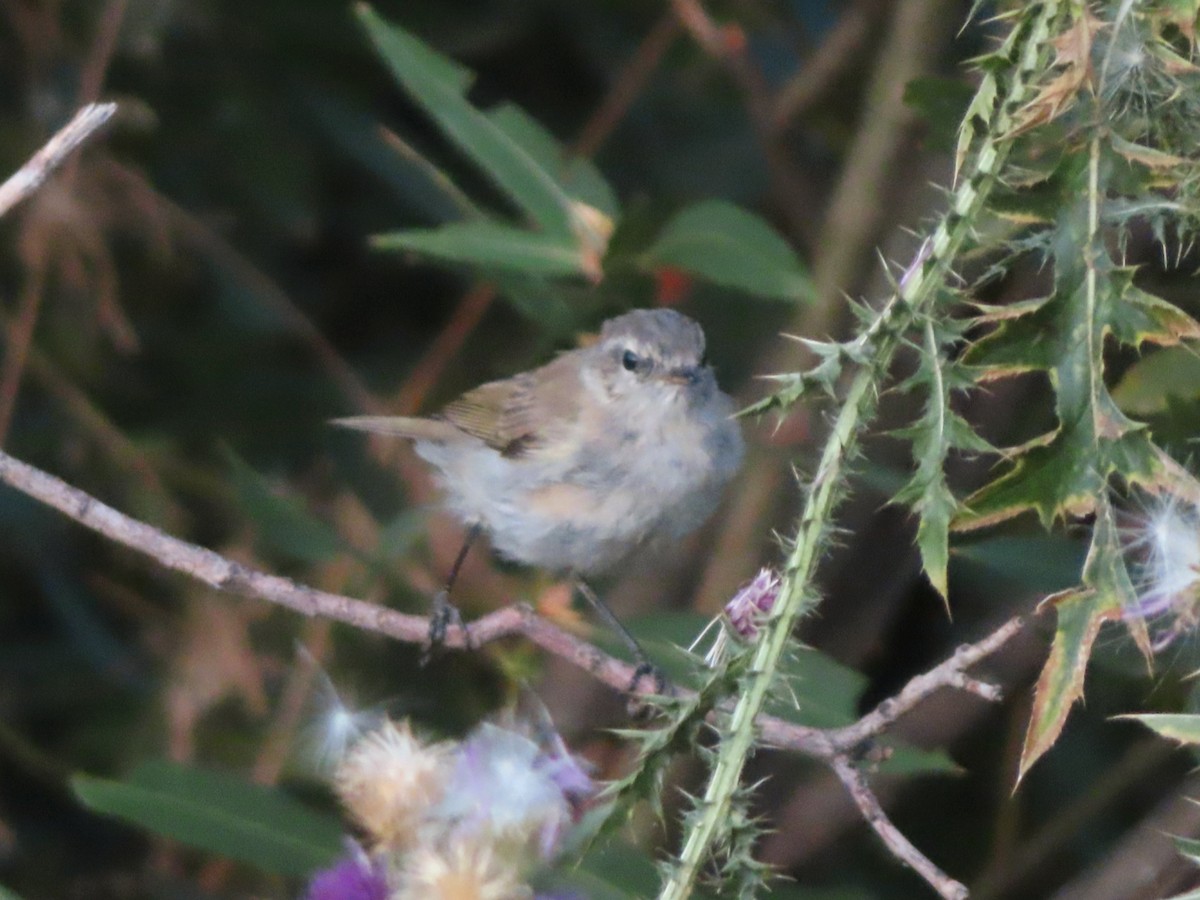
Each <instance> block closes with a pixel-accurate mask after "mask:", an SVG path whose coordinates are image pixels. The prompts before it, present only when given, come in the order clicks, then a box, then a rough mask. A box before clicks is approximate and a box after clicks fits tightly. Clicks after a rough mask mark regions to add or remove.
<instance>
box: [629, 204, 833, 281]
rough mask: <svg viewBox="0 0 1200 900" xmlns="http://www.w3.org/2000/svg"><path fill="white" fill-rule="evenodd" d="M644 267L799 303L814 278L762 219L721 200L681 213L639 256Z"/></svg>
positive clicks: (785, 242) (693, 207)
mask: <svg viewBox="0 0 1200 900" xmlns="http://www.w3.org/2000/svg"><path fill="white" fill-rule="evenodd" d="M639 263H640V264H641V265H642V266H643V267H644V268H646V269H651V270H654V269H659V268H662V267H664V266H670V267H674V268H677V269H682V270H683V271H685V272H689V273H691V274H692V275H695V276H696V277H698V278H703V279H706V280H708V281H711V282H713V283H714V284H719V285H721V286H722V287H729V288H734V289H736V290H740V291H745V292H746V293H749V294H754V295H756V296H759V297H767V298H770V299H778V300H791V301H800V300H808V299H809V298H811V296H812V282H811V281H810V280H809V277H808V273H807V271H806V270H805V268H804V266H802V265H801V263H800V260H799V259H798V258H797V257H796V254H795V253H794V252H793V250H792V248H791V247H790V246H789V245H788V243H787V241H785V240H784V239H783V238H782V237H780V236H779V234H778V233H777V232H775V231H774V230H772V229H771V227H770V226H769V225H767V224H766V223H765V222H764V221H763V220H762V219H760V218H758V217H757V216H754V215H751V214H750V213H748V212H746V211H745V210H743V209H741V208H739V207H737V206H734V205H733V204H732V203H726V202H725V201H723V200H706V201H704V202H702V203H697V204H696V205H694V206H689V207H687V208H686V209H684V210H682V211H681V212H679V213H677V214H676V215H675V216H674V218H672V219H671V220H670V221H669V222H667V224H666V225H665V226H664V227H663V229H662V231H661V232H659V234H658V237H657V239H656V240H655V242H654V243H653V244H652V245H651V246H650V247H649V249H647V250H646V251H645V252H644V253H643V254H642V255H641V257H640V259H639Z"/></svg>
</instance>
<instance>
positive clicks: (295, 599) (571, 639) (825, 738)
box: [0, 451, 1022, 898]
mask: <svg viewBox="0 0 1200 900" xmlns="http://www.w3.org/2000/svg"><path fill="white" fill-rule="evenodd" d="M0 481H3V482H4V483H6V484H8V485H9V486H11V487H13V488H16V489H17V490H20V491H22V492H23V493H25V494H28V495H29V496H30V497H33V498H34V499H36V500H39V501H41V502H42V503H45V504H46V505H48V506H51V507H53V508H54V509H57V510H58V511H59V512H61V513H63V514H64V515H66V516H68V517H69V518H71V519H74V520H75V521H76V522H78V523H79V524H81V525H83V526H85V527H87V528H90V529H92V530H93V531H96V532H98V533H100V534H102V535H104V536H105V537H107V538H109V539H111V540H113V541H115V542H117V543H119V544H122V545H124V546H126V547H129V548H130V549H133V550H136V551H137V552H139V553H142V554H145V555H147V556H149V557H151V558H152V559H154V560H155V561H156V562H158V563H159V564H160V565H162V566H164V567H165V568H168V569H172V570H174V571H176V572H182V573H184V574H186V575H190V576H191V577H193V578H196V579H198V580H200V581H202V582H204V583H206V584H208V585H210V586H212V587H214V588H216V589H218V590H221V591H227V592H230V593H236V594H241V595H243V596H249V597H255V598H258V599H261V600H266V601H268V602H271V603H275V604H278V605H280V606H285V607H287V608H289V609H292V610H294V611H296V612H299V613H301V614H303V615H306V616H319V617H322V618H326V619H331V620H335V621H340V622H345V623H347V624H350V625H354V626H356V627H358V628H362V629H364V630H367V631H374V632H377V633H379V634H384V635H387V636H389V637H392V638H395V639H397V640H401V641H404V642H406V643H411V644H418V643H422V642H424V641H425V640H426V639H427V636H428V634H429V620H428V619H426V618H424V617H421V616H412V615H406V614H404V613H399V612H396V611H394V610H391V609H388V608H386V607H383V606H379V605H376V604H373V603H367V602H364V601H362V600H356V599H354V598H352V597H345V596H341V595H339V594H332V593H328V592H326V591H321V590H317V589H316V588H312V587H309V586H307V585H302V584H297V583H296V582H294V581H292V580H291V579H288V578H281V577H279V576H277V575H270V574H268V573H266V572H261V571H258V570H256V569H252V568H250V567H249V566H245V565H242V564H241V563H237V562H234V561H233V560H230V559H227V558H225V557H223V556H221V555H220V554H218V553H215V552H213V551H211V550H207V549H205V548H203V547H199V546H196V545H195V544H190V543H188V542H186V541H182V540H179V539H178V538H175V537H172V536H171V535H168V534H166V533H164V532H162V531H160V530H159V529H157V528H154V527H153V526H151V525H148V524H146V523H144V522H140V521H138V520H136V519H133V518H131V517H129V516H126V515H125V514H123V513H121V512H118V511H117V510H115V509H113V508H112V507H111V506H108V505H106V504H104V503H102V502H101V501H99V500H97V499H96V498H95V497H92V496H91V495H89V494H87V493H85V492H83V491H81V490H79V489H78V488H75V487H72V486H71V485H69V484H67V483H66V482H64V481H62V480H61V479H59V478H55V477H54V476H53V475H50V474H48V473H46V472H43V471H41V470H40V469H37V468H35V467H33V466H30V465H28V464H27V463H24V462H21V461H20V460H18V459H15V458H14V457H12V456H9V455H8V454H7V453H4V452H3V451H0ZM1021 624H1022V622H1021V620H1020V619H1013V620H1010V621H1009V622H1007V623H1005V624H1004V625H1003V626H1001V627H1000V628H999V629H998V630H997V631H996V632H994V633H993V634H991V635H989V636H988V637H987V638H984V639H983V640H982V641H979V642H978V643H976V644H972V645H969V646H966V647H962V648H960V649H959V650H958V651H957V652H956V653H955V654H954V655H953V656H952V657H951V658H950V659H948V660H946V661H945V662H944V663H942V664H941V665H939V666H936V667H934V668H933V669H931V670H930V671H929V672H926V673H925V674H923V675H918V676H917V677H916V678H914V679H913V680H912V681H910V682H909V684H908V685H907V686H905V688H904V689H903V690H901V692H900V693H899V694H898V695H897V696H896V697H895V698H893V699H892V700H890V701H885V702H884V703H882V704H880V705H879V706H878V707H876V709H875V710H873V711H872V712H870V713H868V714H867V715H866V716H864V717H863V718H862V719H860V720H859V721H858V722H856V723H855V724H854V725H851V726H848V727H846V728H841V729H833V730H822V729H817V728H811V727H806V726H801V725H794V724H791V723H787V722H783V721H782V720H779V719H776V718H774V717H771V716H765V715H764V716H759V717H758V719H757V721H756V725H757V727H758V733H759V736H760V739H761V740H762V741H763V742H764V743H766V744H769V745H773V746H776V747H780V748H782V749H790V750H794V751H797V752H800V753H803V754H805V755H807V756H811V757H815V758H817V759H820V760H822V761H823V762H825V763H826V764H827V765H829V766H830V767H831V768H832V769H833V770H834V772H835V773H836V774H837V775H838V777H839V778H840V779H841V780H842V783H843V784H844V785H845V786H846V788H847V790H848V791H849V792H850V794H851V796H852V797H853V798H854V801H855V803H856V804H857V805H858V807H859V809H860V810H861V811H862V813H863V815H864V816H865V817H866V819H867V821H868V822H869V823H870V824H871V827H872V828H874V829H875V831H876V832H877V833H878V834H879V835H880V837H881V838H882V839H883V841H884V843H885V844H887V846H888V848H889V849H890V850H891V851H892V853H893V854H894V855H895V856H896V857H897V858H898V859H900V860H901V861H903V862H904V863H906V864H907V865H909V866H911V867H912V868H913V869H914V870H916V871H917V872H918V873H920V874H921V875H922V877H924V878H925V879H926V880H927V881H928V882H929V883H930V884H931V885H932V886H933V887H934V888H935V889H936V890H938V892H939V893H940V894H941V895H942V896H943V897H947V898H960V897H965V896H966V891H965V889H964V888H963V887H962V885H960V884H959V883H958V882H956V881H954V880H953V879H950V878H949V877H948V876H946V875H945V874H944V873H943V872H941V870H940V869H938V868H937V866H935V865H934V864H933V863H932V862H930V861H929V860H928V859H927V858H926V857H925V856H923V855H922V854H921V852H920V851H919V850H917V849H916V847H914V846H913V845H912V843H911V842H909V841H908V839H907V838H905V837H904V836H903V835H902V834H901V833H900V832H899V831H898V830H897V829H896V827H895V826H894V825H893V824H892V823H891V821H890V820H889V819H888V818H887V816H886V814H885V813H884V812H883V809H882V807H881V806H880V804H879V800H878V799H877V798H876V797H875V795H874V794H873V793H872V792H871V790H870V788H869V786H868V785H867V784H866V781H865V780H864V779H863V778H862V776H861V775H860V774H859V773H858V771H857V770H856V769H855V768H854V767H853V765H851V763H850V762H849V754H848V751H849V750H850V749H852V748H853V747H855V746H857V745H858V744H859V743H861V742H862V741H864V740H867V739H868V738H870V737H873V736H875V735H877V734H879V733H881V732H882V731H883V730H884V729H886V728H887V727H888V726H889V725H891V724H892V722H894V721H895V719H896V718H897V717H898V716H899V715H900V714H901V713H903V712H905V711H907V710H909V709H911V708H912V707H913V706H915V705H916V704H917V703H919V702H920V701H921V700H923V699H924V698H926V697H928V696H929V695H930V694H931V693H933V692H934V691H935V690H937V689H938V688H940V687H944V686H951V687H958V688H961V689H964V690H970V691H972V692H974V693H977V694H979V695H980V696H983V697H986V698H987V699H992V700H994V699H998V696H999V693H998V691H997V690H996V689H994V688H992V687H991V686H986V685H985V686H983V687H985V688H986V689H981V687H980V686H981V683H980V682H977V681H975V680H974V679H970V678H966V677H965V676H964V674H963V670H964V669H965V668H967V667H968V666H970V665H973V664H974V663H976V662H978V661H979V660H981V659H983V658H984V657H985V656H987V655H988V654H990V653H994V652H995V651H996V650H998V649H999V648H1000V647H1001V646H1003V644H1004V643H1005V642H1006V641H1008V640H1009V639H1011V638H1012V637H1013V636H1014V635H1015V634H1016V633H1017V632H1018V631H1019V630H1020V628H1021ZM516 635H521V636H524V637H525V638H526V639H527V640H529V641H531V642H532V643H534V644H536V645H537V646H539V647H541V648H542V649H544V650H546V651H547V652H549V653H551V654H553V655H555V656H558V657H560V658H562V659H564V660H566V661H567V662H570V663H572V664H573V665H576V666H578V667H579V668H581V669H584V670H585V671H587V672H588V673H590V674H591V675H592V676H593V677H594V678H596V679H597V680H598V681H601V682H603V683H604V684H607V685H609V686H610V687H613V688H615V689H617V690H629V688H630V685H631V683H632V681H633V678H634V675H635V672H636V668H635V667H634V666H633V665H631V664H629V663H626V662H622V661H621V660H618V659H616V658H615V657H612V656H610V655H608V654H607V653H605V652H604V651H602V650H600V649H599V648H597V647H595V646H593V645H592V644H590V643H588V642H587V641H585V640H583V639H582V638H580V637H577V636H576V635H574V634H571V633H570V632H568V631H566V630H564V629H563V628H560V627H559V626H557V625H555V624H553V623H552V622H550V621H548V620H546V619H543V618H542V617H540V616H538V615H537V614H536V613H535V612H534V611H533V610H532V609H530V608H529V607H528V606H526V605H524V604H519V605H514V606H509V607H507V608H505V609H501V610H498V611H496V612H493V613H489V614H488V615H486V616H484V617H482V618H481V619H478V620H476V621H475V622H473V623H471V625H469V626H467V627H459V626H452V627H451V628H450V629H448V631H447V634H446V639H445V643H446V645H447V646H448V647H454V648H463V647H467V646H470V647H479V646H482V645H483V644H487V643H491V642H492V641H496V640H500V639H502V638H505V637H510V636H516ZM634 690H635V692H640V688H635V689H634ZM726 712H727V711H726Z"/></svg>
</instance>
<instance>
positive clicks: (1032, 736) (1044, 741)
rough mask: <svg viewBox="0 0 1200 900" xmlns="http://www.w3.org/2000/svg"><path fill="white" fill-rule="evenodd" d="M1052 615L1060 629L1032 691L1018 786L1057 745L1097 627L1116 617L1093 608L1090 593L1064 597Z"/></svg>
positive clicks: (1077, 692)
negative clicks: (1055, 744) (1048, 751)
mask: <svg viewBox="0 0 1200 900" xmlns="http://www.w3.org/2000/svg"><path fill="white" fill-rule="evenodd" d="M1055 610H1056V611H1057V613H1058V626H1057V628H1056V629H1055V632H1054V642H1053V643H1052V644H1051V645H1050V656H1049V657H1048V658H1047V660H1046V664H1045V666H1043V667H1042V673H1041V675H1039V676H1038V680H1037V686H1036V687H1035V688H1034V697H1033V712H1032V715H1031V716H1030V720H1029V728H1028V729H1027V730H1026V732H1025V745H1024V747H1023V749H1022V750H1021V764H1020V768H1019V770H1018V773H1017V782H1018V783H1019V782H1020V781H1021V779H1023V778H1024V777H1025V774H1026V773H1027V772H1028V771H1029V769H1030V767H1031V766H1032V765H1033V764H1034V763H1035V762H1037V761H1038V759H1040V758H1041V756H1042V754H1043V753H1045V752H1046V751H1047V750H1049V749H1050V748H1051V747H1053V746H1054V742H1055V741H1057V740H1058V736H1059V735H1060V734H1061V733H1062V730H1063V725H1065V724H1066V721H1067V714H1068V713H1069V712H1070V711H1071V707H1072V706H1073V705H1074V703H1075V701H1076V700H1078V699H1079V698H1080V697H1082V696H1083V676H1084V673H1085V671H1086V669H1087V663H1088V659H1089V658H1090V656H1091V652H1092V644H1094V643H1095V641H1096V635H1097V634H1098V633H1099V631H1100V626H1101V624H1103V623H1104V622H1105V621H1106V620H1108V619H1111V618H1113V617H1114V612H1113V610H1111V609H1110V608H1105V606H1104V604H1103V603H1097V601H1096V595H1095V593H1094V592H1092V591H1079V592H1076V593H1072V594H1068V595H1066V596H1064V597H1063V598H1062V599H1060V600H1058V601H1057V602H1056V603H1055Z"/></svg>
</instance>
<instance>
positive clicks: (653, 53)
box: [571, 12, 679, 158]
mask: <svg viewBox="0 0 1200 900" xmlns="http://www.w3.org/2000/svg"><path fill="white" fill-rule="evenodd" d="M678 34H679V19H678V18H677V16H676V14H674V13H672V12H668V13H666V14H665V15H663V16H662V17H660V18H659V20H658V21H657V22H655V23H654V27H653V28H651V29H650V31H649V32H648V33H647V34H646V36H645V37H644V38H643V39H642V42H641V43H640V44H638V47H637V50H636V51H635V52H634V54H633V56H632V57H630V59H629V61H628V62H627V63H625V65H624V67H622V69H621V72H620V74H618V75H617V79H616V81H614V82H613V85H612V87H611V88H609V91H608V93H607V94H606V95H605V97H604V100H603V102H601V104H600V106H599V108H597V110H596V111H595V112H594V113H592V115H591V116H590V117H589V118H588V120H587V122H586V123H585V124H584V126H583V128H582V130H581V131H580V132H579V137H578V138H576V140H575V145H574V146H573V147H572V148H571V155H572V156H579V157H584V158H586V157H590V156H593V155H595V153H596V151H597V150H599V149H600V146H601V145H602V144H603V143H604V141H605V139H606V138H607V137H608V136H609V135H610V134H612V131H613V129H614V128H616V126H617V123H618V122H619V121H621V119H623V118H624V117H625V114H626V113H627V112H628V111H629V107H630V106H632V105H633V101H634V100H635V99H636V98H637V96H638V94H640V93H641V92H642V88H643V87H645V85H646V82H647V81H648V80H649V78H650V76H651V75H652V74H653V72H654V70H655V69H656V68H657V67H658V64H659V63H660V62H661V61H662V58H663V56H664V54H666V52H667V49H668V48H669V47H670V46H671V43H672V42H673V41H674V40H675V37H676V36H677V35H678Z"/></svg>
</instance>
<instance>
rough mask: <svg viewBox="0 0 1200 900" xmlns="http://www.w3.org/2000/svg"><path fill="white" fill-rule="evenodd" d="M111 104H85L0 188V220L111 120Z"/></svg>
mask: <svg viewBox="0 0 1200 900" xmlns="http://www.w3.org/2000/svg"><path fill="white" fill-rule="evenodd" d="M116 111H117V104H115V103H89V104H88V105H87V106H85V107H84V108H83V109H81V110H80V111H79V112H77V113H76V114H75V117H74V118H73V119H71V121H70V122H68V123H67V124H66V125H64V126H63V127H62V128H61V129H60V130H59V132H58V133H57V134H55V135H54V137H52V138H50V140H49V141H47V142H46V144H45V146H43V147H42V149H41V150H39V151H38V152H37V153H35V154H33V156H32V157H30V159H29V162H27V163H25V165H23V166H21V168H19V169H18V170H17V171H16V172H14V173H13V174H12V175H11V176H9V178H8V180H7V181H5V182H4V184H0V216H3V215H5V214H6V213H7V212H8V211H9V210H10V209H12V208H13V207H14V206H16V205H17V204H18V203H20V202H21V201H22V200H24V199H25V198H26V197H28V196H29V195H30V194H32V193H33V192H34V191H36V190H37V189H38V188H40V187H41V186H42V184H44V183H45V181H46V179H47V178H49V177H50V174H51V173H52V172H54V170H55V169H57V168H58V167H59V166H61V165H62V164H63V163H64V162H66V160H67V158H68V157H69V156H70V155H71V154H72V153H74V152H75V151H76V150H78V149H79V147H80V146H81V145H82V144H83V143H84V141H86V140H87V139H88V138H90V137H91V136H92V135H93V134H95V133H96V131H97V130H98V129H99V128H100V127H101V126H103V125H104V124H105V123H106V122H107V121H108V120H109V119H111V118H112V117H113V113H115V112H116Z"/></svg>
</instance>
